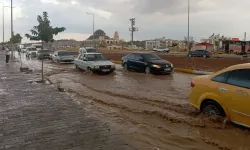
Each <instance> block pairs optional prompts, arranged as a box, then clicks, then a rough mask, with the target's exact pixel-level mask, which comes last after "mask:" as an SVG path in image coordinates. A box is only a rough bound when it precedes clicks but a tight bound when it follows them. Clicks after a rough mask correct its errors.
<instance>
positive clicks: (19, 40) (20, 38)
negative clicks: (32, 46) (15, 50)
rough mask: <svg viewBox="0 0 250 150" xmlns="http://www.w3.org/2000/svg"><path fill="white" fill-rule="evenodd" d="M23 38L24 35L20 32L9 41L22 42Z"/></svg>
mask: <svg viewBox="0 0 250 150" xmlns="http://www.w3.org/2000/svg"><path fill="white" fill-rule="evenodd" d="M22 39H23V38H22V36H21V35H20V34H19V33H17V34H16V35H14V36H13V37H12V38H10V41H9V42H10V43H12V44H16V43H21V41H22Z"/></svg>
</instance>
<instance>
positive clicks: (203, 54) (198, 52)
mask: <svg viewBox="0 0 250 150" xmlns="http://www.w3.org/2000/svg"><path fill="white" fill-rule="evenodd" d="M210 56H211V53H210V52H209V51H207V50H195V51H190V52H189V53H188V57H203V58H209V57H210Z"/></svg>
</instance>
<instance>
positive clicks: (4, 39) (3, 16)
mask: <svg viewBox="0 0 250 150" xmlns="http://www.w3.org/2000/svg"><path fill="white" fill-rule="evenodd" d="M6 7H7V8H11V7H10V6H3V43H4V41H5V39H4V38H5V36H4V34H5V31H4V21H5V19H4V18H5V15H4V8H6Z"/></svg>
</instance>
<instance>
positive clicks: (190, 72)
mask: <svg viewBox="0 0 250 150" xmlns="http://www.w3.org/2000/svg"><path fill="white" fill-rule="evenodd" d="M175 71H176V72H183V73H189V74H196V75H210V74H212V73H213V72H207V71H198V70H192V69H183V68H175Z"/></svg>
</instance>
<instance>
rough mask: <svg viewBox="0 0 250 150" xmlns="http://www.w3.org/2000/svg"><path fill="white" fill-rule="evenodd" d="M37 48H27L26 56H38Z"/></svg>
mask: <svg viewBox="0 0 250 150" xmlns="http://www.w3.org/2000/svg"><path fill="white" fill-rule="evenodd" d="M36 53H37V49H36V48H34V47H27V48H26V57H36Z"/></svg>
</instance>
